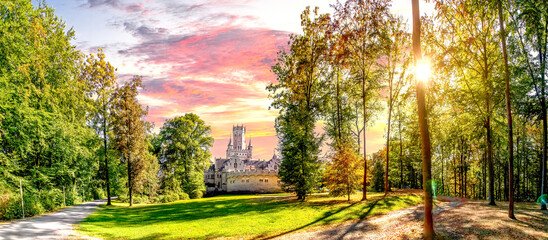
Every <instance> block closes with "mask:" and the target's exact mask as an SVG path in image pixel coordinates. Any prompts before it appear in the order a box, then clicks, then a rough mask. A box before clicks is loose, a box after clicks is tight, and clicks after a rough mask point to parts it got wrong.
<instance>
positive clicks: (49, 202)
mask: <svg viewBox="0 0 548 240" xmlns="http://www.w3.org/2000/svg"><path fill="white" fill-rule="evenodd" d="M39 195H40V198H39V200H40V203H41V205H42V206H43V208H44V210H45V211H53V210H55V209H57V208H59V207H61V206H63V191H61V190H59V189H55V188H54V189H50V190H49V191H48V190H43V191H40V192H39Z"/></svg>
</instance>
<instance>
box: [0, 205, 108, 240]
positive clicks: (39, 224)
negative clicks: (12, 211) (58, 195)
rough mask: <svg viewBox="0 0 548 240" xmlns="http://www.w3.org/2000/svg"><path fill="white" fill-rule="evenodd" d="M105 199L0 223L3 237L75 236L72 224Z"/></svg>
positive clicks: (53, 237) (64, 237) (46, 237)
mask: <svg viewBox="0 0 548 240" xmlns="http://www.w3.org/2000/svg"><path fill="white" fill-rule="evenodd" d="M105 202H106V199H103V200H96V201H93V202H87V203H83V204H80V205H76V206H72V207H68V208H65V209H62V210H59V211H57V212H55V213H52V214H49V215H44V216H40V217H35V218H30V219H26V220H22V221H17V222H12V223H9V224H4V225H0V240H3V239H68V238H71V236H75V235H76V234H75V232H74V231H73V230H72V228H73V226H72V225H73V224H76V223H79V222H80V221H82V220H84V219H85V218H86V217H87V216H88V215H90V214H91V213H92V212H94V211H95V209H96V208H97V206H99V205H101V204H104V203H105Z"/></svg>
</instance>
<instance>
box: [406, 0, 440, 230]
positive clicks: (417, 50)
mask: <svg viewBox="0 0 548 240" xmlns="http://www.w3.org/2000/svg"><path fill="white" fill-rule="evenodd" d="M412 8H413V36H412V37H413V52H414V55H415V66H417V62H418V61H420V60H421V59H422V53H421V46H420V31H421V30H420V28H421V27H420V24H421V23H420V13H419V1H418V0H413V1H412ZM416 78H417V77H416V75H415V79H416ZM417 105H418V106H417V110H418V117H419V130H420V136H421V152H422V181H423V186H424V238H425V239H427V240H430V239H434V235H435V233H434V222H433V219H432V181H431V174H432V172H431V157H432V156H431V154H430V133H429V131H428V121H427V116H426V114H427V113H426V101H425V86H424V82H421V81H418V82H417Z"/></svg>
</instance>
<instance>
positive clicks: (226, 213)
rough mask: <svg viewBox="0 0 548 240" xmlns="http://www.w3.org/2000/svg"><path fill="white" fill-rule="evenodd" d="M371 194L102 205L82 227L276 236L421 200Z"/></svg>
mask: <svg viewBox="0 0 548 240" xmlns="http://www.w3.org/2000/svg"><path fill="white" fill-rule="evenodd" d="M382 195H383V194H381V193H378V194H375V193H372V194H368V197H369V199H371V200H369V201H366V202H359V201H357V200H358V199H359V197H360V196H358V195H354V196H352V197H353V198H352V201H350V202H347V201H345V200H346V198H344V197H341V198H334V197H328V196H327V195H313V196H311V197H310V198H309V200H308V201H306V202H300V201H296V200H295V198H294V197H292V196H291V195H288V194H264V195H224V196H217V197H212V198H202V199H193V200H184V201H177V202H173V203H167V204H153V205H136V206H134V207H128V206H127V205H125V204H115V205H114V206H101V207H100V209H99V210H98V211H97V212H95V213H93V214H92V215H90V216H89V217H88V218H86V219H85V220H84V221H83V222H81V223H80V224H79V225H78V228H77V229H78V231H80V232H81V233H83V234H87V235H90V236H100V237H104V238H107V239H157V238H161V239H180V238H192V239H206V238H216V237H227V236H229V237H230V236H232V237H238V238H242V237H245V238H255V237H267V236H275V235H278V234H284V233H288V232H292V231H296V230H300V229H303V228H307V227H311V226H318V225H326V224H331V223H340V222H344V221H348V220H355V219H362V218H365V217H368V216H371V215H375V214H379V213H384V212H388V211H391V210H396V209H400V208H404V207H408V206H412V205H416V204H418V203H420V202H422V197H420V196H417V195H412V194H411V195H402V196H393V197H387V198H383V197H382Z"/></svg>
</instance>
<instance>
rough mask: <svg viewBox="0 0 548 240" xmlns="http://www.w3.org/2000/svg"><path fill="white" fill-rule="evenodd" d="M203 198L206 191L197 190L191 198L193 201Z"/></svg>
mask: <svg viewBox="0 0 548 240" xmlns="http://www.w3.org/2000/svg"><path fill="white" fill-rule="evenodd" d="M202 196H204V190H200V189H196V190H194V191H192V193H191V194H190V198H192V199H196V198H201V197H202ZM187 197H188V195H187Z"/></svg>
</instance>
